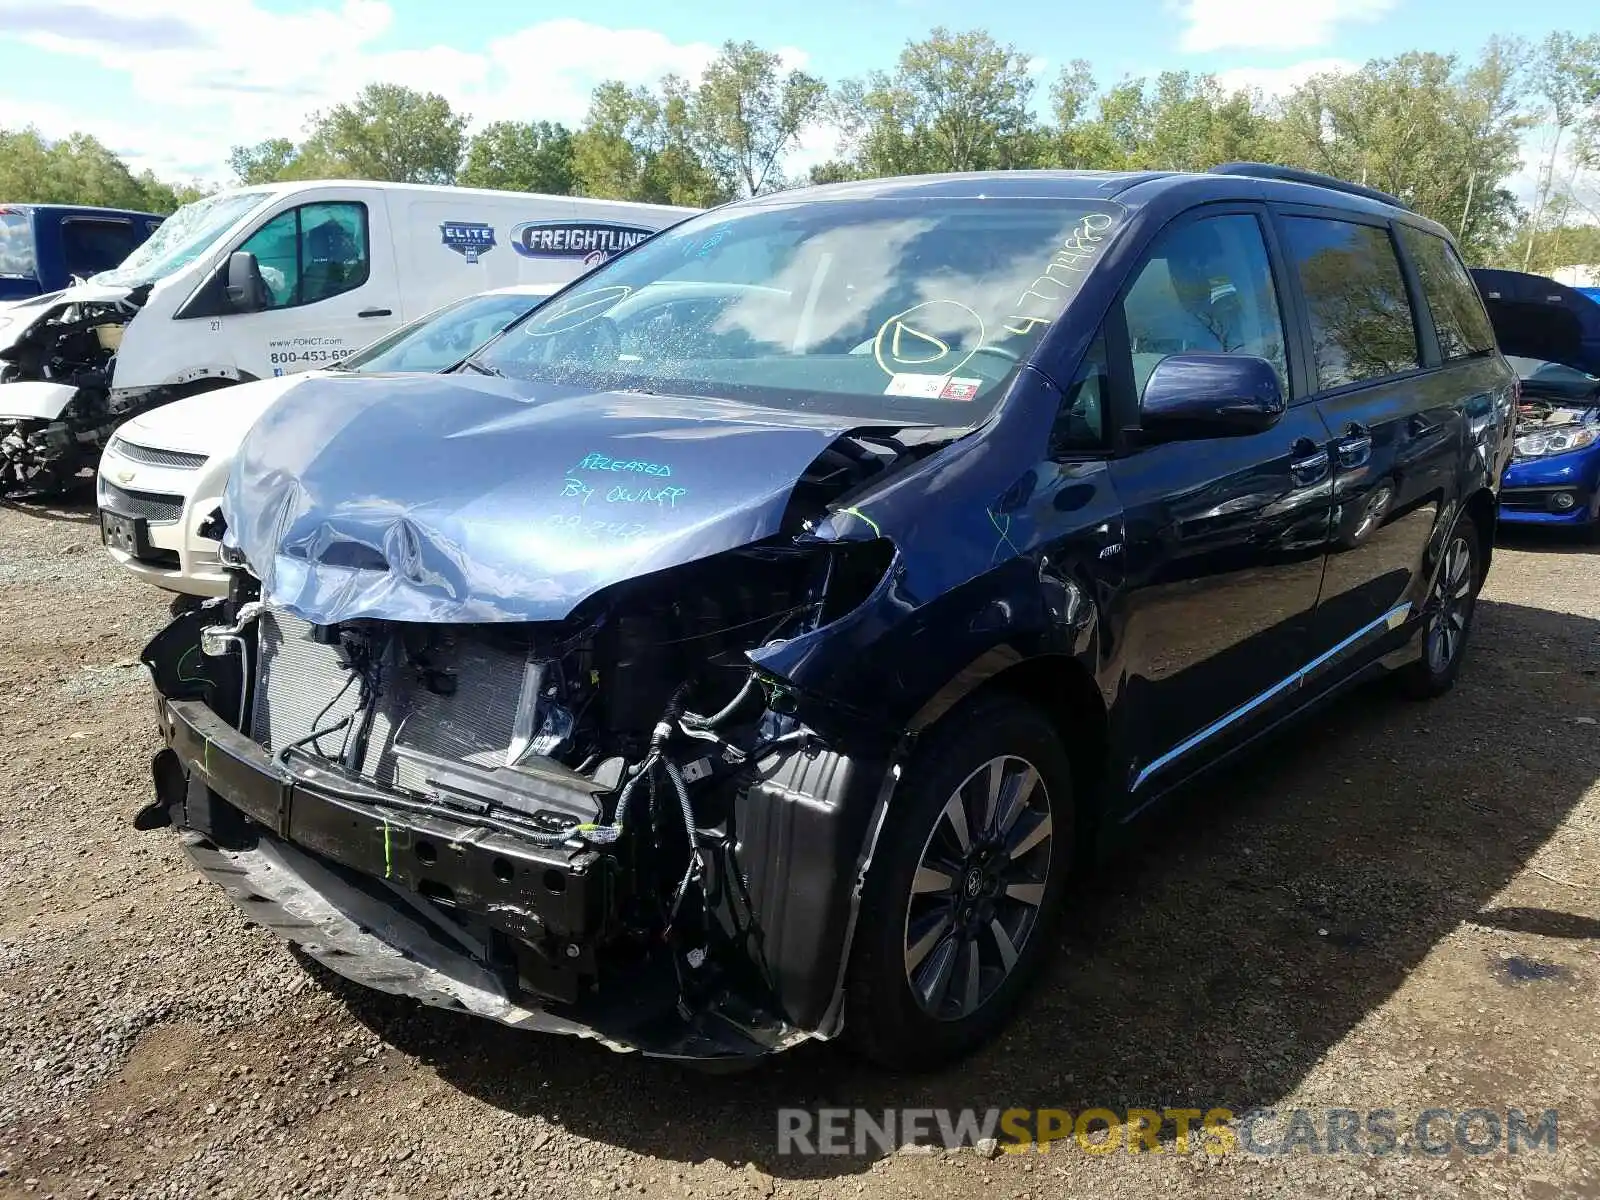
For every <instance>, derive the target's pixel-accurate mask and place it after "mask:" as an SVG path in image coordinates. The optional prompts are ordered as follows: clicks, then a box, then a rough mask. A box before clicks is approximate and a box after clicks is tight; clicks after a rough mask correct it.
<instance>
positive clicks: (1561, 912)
mask: <svg viewBox="0 0 1600 1200" xmlns="http://www.w3.org/2000/svg"><path fill="white" fill-rule="evenodd" d="M166 608H167V604H166V599H165V597H163V596H162V595H161V594H159V593H157V592H154V591H152V590H150V589H148V588H146V587H145V586H143V585H141V584H139V583H137V582H135V581H133V580H132V579H128V578H124V577H122V576H121V575H120V573H118V572H117V571H116V570H114V569H113V567H112V565H111V563H110V562H109V561H108V560H106V558H105V557H104V554H103V551H102V550H101V548H100V546H99V542H98V535H97V531H96V528H95V525H94V519H93V513H92V510H89V509H86V508H79V507H66V508H50V507H41V506H28V505H24V506H16V505H12V506H8V507H4V508H0V763H3V766H4V770H3V772H0V1196H4V1197H13V1196H16V1197H35V1198H37V1197H41V1196H55V1197H89V1196H93V1197H100V1198H104V1197H113V1196H127V1197H141V1198H142V1197H168V1196H171V1197H177V1196H218V1197H222V1196H228V1197H240V1198H251V1200H253V1198H255V1197H269V1196H272V1197H276V1196H284V1197H301V1196H330V1197H349V1198H358V1197H359V1198H361V1200H367V1198H385V1200H392V1198H394V1197H402V1196H404V1197H410V1198H413V1200H422V1198H432V1197H439V1198H444V1197H450V1198H460V1200H478V1198H480V1197H507V1198H517V1197H524V1196H528V1197H532V1196H558V1197H568V1196H587V1195H611V1194H623V1195H626V1194H629V1193H632V1194H647V1195H650V1196H663V1197H680V1196H683V1197H687V1196H696V1197H713V1196H735V1197H743V1196H751V1197H766V1196H785V1197H786V1196H801V1197H850V1196H857V1195H861V1194H868V1195H883V1196H892V1197H916V1198H917V1200H932V1198H934V1197H945V1196H954V1197H960V1196H985V1197H1011V1198H1015V1197H1030V1198H1035V1200H1037V1198H1042V1197H1054V1196H1094V1197H1134V1196H1169V1195H1176V1194H1178V1193H1179V1192H1180V1190H1181V1191H1183V1192H1187V1193H1192V1194H1195V1195H1199V1196H1215V1197H1219V1198H1221V1197H1230V1198H1231V1197H1238V1196H1248V1195H1262V1196H1282V1197H1293V1198H1298V1197H1319V1196H1354V1197H1364V1196H1413V1195H1416V1196H1441V1197H1457V1196H1526V1197H1551V1198H1554V1197H1566V1196H1581V1195H1590V1196H1600V1088H1597V1082H1600V870H1597V869H1596V867H1597V865H1600V787H1597V780H1600V725H1597V723H1596V722H1597V720H1600V551H1591V550H1590V549H1589V548H1588V547H1587V546H1582V545H1575V544H1573V543H1571V542H1559V541H1551V540H1546V539H1541V540H1539V541H1536V542H1527V541H1518V542H1516V543H1514V544H1511V545H1504V546H1502V547H1501V548H1500V549H1499V551H1498V552H1497V556H1496V560H1495V565H1494V569H1493V572H1492V574H1491V576H1490V579H1489V584H1488V587H1487V590H1486V591H1485V593H1484V598H1483V601H1482V603H1481V605H1480V608H1479V611H1478V625H1477V629H1476V632H1475V634H1474V644H1473V646H1472V650H1471V653H1470V656H1469V660H1468V663H1467V668H1466V670H1465V672H1464V674H1463V675H1462V678H1461V681H1460V685H1459V687H1458V688H1457V690H1456V691H1455V692H1454V693H1453V694H1452V695H1451V696H1449V697H1447V698H1446V699H1444V700H1442V701H1439V702H1436V703H1433V704H1422V705H1419V704H1413V703H1408V702H1405V701H1402V700H1399V699H1397V698H1395V697H1394V696H1393V695H1392V694H1391V693H1390V692H1389V691H1388V690H1386V689H1383V688H1381V687H1380V688H1376V689H1371V690H1367V691H1363V692H1361V693H1360V694H1358V695H1356V696H1354V697H1353V698H1351V699H1349V700H1346V701H1344V702H1342V703H1340V704H1339V705H1337V706H1336V707H1335V708H1333V709H1332V710H1331V711H1329V712H1328V713H1326V714H1325V715H1323V716H1321V717H1318V718H1316V719H1315V720H1314V721H1313V722H1311V723H1309V724H1306V725H1302V726H1301V727H1300V728H1299V729H1298V730H1297V731H1296V732H1295V733H1293V734H1291V735H1289V736H1287V737H1284V738H1282V739H1280V740H1278V741H1277V742H1276V743H1274V744H1273V745H1272V746H1271V747H1270V748H1269V749H1268V751H1267V752H1266V753H1265V754H1263V755H1262V756H1260V757H1258V758H1257V759H1256V760H1255V761H1254V762H1252V763H1251V764H1249V765H1248V766H1245V767H1241V768H1239V769H1236V770H1232V771H1230V772H1229V773H1228V774H1226V775H1225V776H1224V777H1222V778H1219V779H1217V780H1215V781H1214V782H1212V783H1210V784H1208V785H1206V786H1205V787H1203V788H1201V789H1198V790H1196V791H1195V792H1194V793H1193V794H1192V795H1189V796H1187V797H1185V798H1184V799H1183V800H1182V801H1181V803H1179V804H1177V805H1176V806H1175V807H1174V808H1173V809H1172V810H1171V811H1170V813H1168V814H1166V815H1164V816H1163V817H1162V818H1161V819H1160V820H1158V821H1157V822H1156V825H1155V827H1154V828H1153V829H1152V830H1151V832H1150V834H1149V836H1148V837H1147V838H1146V839H1145V840H1144V842H1143V844H1142V845H1141V846H1139V847H1138V848H1136V849H1134V850H1132V851H1130V852H1129V854H1128V855H1127V856H1125V857H1124V858H1123V859H1121V860H1120V861H1118V862H1117V863H1115V864H1113V865H1112V866H1111V867H1110V868H1109V869H1107V870H1105V871H1104V872H1103V873H1102V874H1101V876H1100V877H1099V878H1098V880H1097V882H1096V883H1095V884H1094V885H1093V886H1092V887H1089V888H1086V889H1084V890H1082V891H1081V893H1080V894H1079V895H1077V896H1075V897H1074V898H1073V899H1072V901H1071V910H1070V912H1069V914H1068V918H1067V920H1066V922H1065V924H1064V926H1063V930H1062V933H1061V937H1060V940H1061V946H1060V949H1059V952H1058V953H1057V954H1056V955H1055V956H1054V958H1053V960H1052V965H1051V969H1050V970H1049V972H1048V973H1047V975H1046V977H1045V978H1044V979H1043V980H1042V981H1041V985H1040V986H1039V987H1038V988H1037V989H1036V991H1035V994H1034V997H1033V999H1032V1001H1031V1002H1030V1003H1028V1004H1027V1005H1026V1006H1025V1008H1024V1010H1023V1011H1022V1013H1021V1014H1020V1016H1019V1018H1018V1020H1017V1021H1016V1023H1015V1024H1014V1025H1013V1026H1012V1027H1011V1029H1010V1031H1009V1032H1008V1034H1007V1036H1006V1037H1005V1038H1004V1039H1003V1040H1001V1041H1000V1042H999V1043H998V1044H996V1045H994V1046H993V1047H991V1048H990V1049H988V1050H987V1051H986V1052H984V1053H982V1054H981V1055H979V1056H978V1057H977V1058H975V1059H973V1060H971V1061H969V1062H967V1063H965V1064H963V1065H961V1066H960V1067H958V1068H955V1069H952V1070H948V1071H945V1072H942V1073H940V1074H938V1075H934V1076H931V1077H924V1078H914V1079H904V1078H891V1077H885V1076H882V1075H878V1074H875V1073H873V1072H872V1071H870V1070H869V1069H868V1068H866V1067H865V1066H863V1065H861V1064H859V1063H857V1062H855V1061H853V1060H852V1059H850V1058H849V1057H848V1056H847V1055H845V1054H844V1053H842V1052H840V1051H839V1050H838V1049H836V1048H833V1047H828V1046H822V1045H813V1046H808V1047H803V1048H802V1049H801V1050H800V1051H798V1052H796V1053H794V1054H793V1055H792V1056H789V1057H786V1058H783V1059H779V1060H775V1061H773V1062H772V1063H771V1064H770V1065H768V1066H766V1067H763V1068H761V1069H759V1070H756V1071H754V1072H750V1073H746V1074H742V1075H719V1076H712V1075H705V1074H699V1073H694V1072H689V1071H685V1070H682V1069H678V1068H674V1067H672V1066H670V1065H665V1064H662V1063H657V1062H650V1061H646V1060H642V1059H639V1058H636V1057H633V1056H627V1057H623V1056H617V1055H613V1054H611V1053H609V1052H608V1051H605V1050H603V1049H599V1048H597V1047H594V1046H591V1045H589V1044H586V1043H579V1042H574V1041H570V1040H564V1039H555V1038H549V1037H538V1036H533V1035H521V1034H516V1033H513V1032H510V1031H507V1030H504V1029H501V1028H498V1027H495V1026H492V1025H489V1024H486V1023H482V1022H477V1021H474V1020H472V1019H469V1018H465V1017H458V1016H455V1015H452V1014H445V1013H438V1012H433V1011H430V1010H425V1009H422V1008H419V1007H417V1006H416V1005H414V1004H411V1003H410V1002H407V1001H402V1000H398V999H392V998H389V997H384V996H377V995H368V994H363V993H361V992H359V991H358V990H356V989H352V988H348V987H345V986H343V985H341V984H339V983H338V982H337V981H331V980H329V979H328V978H326V977H325V976H323V975H322V974H320V973H318V974H313V973H310V972H308V970H307V969H306V968H305V967H303V966H302V965H301V963H300V962H299V961H297V960H296V959H295V958H294V957H293V956H292V955H291V954H290V953H289V952H288V951H287V950H286V949H285V948H284V947H282V946H281V945H279V944H278V943H276V942H275V941H273V940H272V939H271V938H270V937H269V936H268V935H267V934H266V933H265V932H264V931H262V930H261V929H259V928H255V927H253V926H252V925H251V924H250V922H249V921H248V920H246V919H245V918H244V917H243V916H242V915H241V914H239V913H238V912H236V911H235V910H234V908H233V907H232V906H231V905H230V904H229V903H228V902H227V900H226V899H225V898H224V897H223V896H222V895H221V894H219V893H218V892H217V891H216V890H215V889H214V888H213V887H211V885H209V884H205V883H203V882H202V881H201V880H200V879H199V878H198V877H197V875H196V874H195V872H194V871H193V870H192V869H190V867H189V866H188V865H187V860H186V859H185V858H184V857H183V855H182V853H181V852H180V850H179V847H178V843H177V839H176V838H175V837H173V836H172V835H171V834H170V832H167V831H162V832H157V833H147V834H141V833H136V832H134V830H133V828H132V825H131V820H132V817H133V814H134V813H135V811H137V809H138V808H139V807H140V806H141V805H142V804H143V803H144V802H145V798H146V794H147V792H148V778H149V777H148V762H149V757H150V755H151V753H152V752H153V750H154V749H155V745H156V739H155V734H154V729H153V721H152V708H151V703H150V699H149V690H148V686H147V683H146V678H145V674H144V671H143V669H142V668H141V667H140V666H139V665H138V662H137V658H138V653H139V650H140V648H141V647H142V646H143V645H144V642H145V640H146V639H147V638H148V637H149V635H150V634H151V633H153V632H154V631H155V630H156V629H158V628H159V627H160V625H161V624H162V622H163V621H164V620H165V619H166ZM783 1106H795V1107H802V1108H812V1109H814V1108H818V1107H822V1106H830V1107H851V1108H856V1107H859V1108H865V1109H869V1110H875V1111H878V1112H881V1110H883V1109H886V1108H901V1107H915V1108H945V1107H948V1108H957V1109H959V1108H976V1109H978V1110H980V1111H981V1110H985V1109H988V1108H1002V1109H1004V1108H1012V1107H1050V1108H1059V1109H1067V1110H1071V1111H1072V1112H1074V1113H1076V1112H1079V1111H1081V1110H1083V1109H1085V1108H1089V1107H1101V1108H1106V1109H1111V1110H1114V1111H1118V1112H1124V1113H1125V1112H1126V1111H1127V1110H1128V1109H1130V1108H1151V1109H1165V1108H1198V1109H1210V1108H1216V1107H1223V1108H1227V1109H1230V1110H1232V1111H1234V1112H1236V1113H1238V1114H1241V1115H1242V1114H1244V1113H1245V1112H1246V1111H1247V1110H1251V1109H1267V1108H1270V1109H1275V1110H1278V1111H1279V1112H1280V1113H1282V1112H1284V1111H1286V1110H1291V1109H1296V1108H1304V1109H1307V1110H1318V1111H1319V1112H1320V1111H1322V1110H1325V1109H1327V1108H1330V1107H1337V1108H1347V1109H1354V1110H1357V1111H1358V1112H1359V1113H1362V1114H1365V1113H1366V1112H1367V1111H1369V1110H1374V1109H1392V1110H1394V1111H1395V1112H1396V1113H1397V1114H1398V1120H1399V1125H1400V1127H1401V1128H1402V1129H1404V1128H1406V1127H1407V1126H1408V1123H1409V1122H1410V1121H1411V1120H1412V1119H1414V1118H1415V1117H1416V1116H1417V1115H1418V1114H1419V1113H1421V1112H1422V1111H1424V1110H1426V1109H1429V1108H1440V1109H1447V1110H1450V1111H1451V1112H1452V1113H1459V1112H1461V1111H1464V1110H1467V1109H1473V1108H1486V1109H1490V1110H1494V1111H1496V1112H1498V1113H1499V1114H1501V1115H1502V1116H1503V1115H1504V1114H1505V1113H1506V1111H1507V1110H1508V1109H1511V1108H1519V1109H1522V1110H1525V1111H1526V1112H1528V1113H1529V1114H1533V1115H1534V1116H1535V1117H1536V1115H1537V1114H1540V1113H1542V1112H1543V1111H1544V1110H1547V1109H1555V1110H1557V1112H1558V1122H1559V1123H1558V1130H1559V1134H1558V1145H1557V1148H1556V1149H1555V1151H1554V1153H1551V1152H1550V1151H1549V1150H1548V1149H1547V1148H1544V1147H1536V1148H1533V1149H1531V1150H1530V1149H1524V1150H1523V1151H1522V1152H1521V1153H1518V1154H1514V1155H1513V1154H1510V1153H1508V1152H1507V1151H1506V1148H1505V1147H1504V1145H1501V1146H1499V1147H1498V1148H1495V1149H1493V1150H1491V1151H1490V1152H1489V1153H1486V1154H1483V1155H1471V1154H1467V1153H1465V1152H1463V1151H1462V1150H1461V1149H1460V1148H1456V1149H1453V1150H1451V1151H1450V1152H1449V1153H1446V1154H1442V1155H1440V1156H1437V1157H1434V1156H1430V1155H1425V1154H1421V1153H1415V1152H1413V1153H1411V1154H1407V1155H1401V1154H1398V1153H1394V1154H1388V1155H1374V1154H1371V1153H1362V1154H1351V1153H1340V1154H1336V1155H1328V1154H1325V1153H1324V1154H1312V1153H1309V1152H1307V1151H1306V1150H1304V1149H1300V1150H1297V1151H1296V1152H1295V1153H1292V1154H1288V1155H1273V1154H1263V1155H1257V1154H1251V1153H1248V1152H1246V1151H1245V1150H1244V1149H1242V1148H1239V1147H1235V1148H1234V1149H1233V1150H1231V1151H1230V1152H1228V1153H1226V1154H1223V1155H1214V1154H1211V1153H1208V1152H1207V1150H1206V1149H1205V1148H1203V1147H1202V1146H1201V1144H1200V1142H1199V1140H1198V1139H1197V1140H1196V1141H1195V1142H1194V1143H1192V1144H1191V1145H1190V1146H1189V1148H1188V1152H1187V1153H1180V1152H1179V1147H1178V1146H1177V1145H1176V1143H1175V1142H1174V1140H1172V1139H1171V1138H1170V1137H1169V1138H1168V1139H1167V1140H1166V1141H1164V1142H1162V1143H1161V1145H1160V1152H1159V1153H1148V1152H1142V1153H1137V1154H1134V1153H1129V1152H1128V1150H1127V1148H1126V1146H1123V1147H1120V1148H1117V1149H1114V1150H1113V1151H1112V1152H1110V1153H1104V1154H1097V1153H1089V1152H1086V1151H1085V1150H1084V1149H1082V1148H1080V1147H1079V1146H1077V1145H1075V1144H1074V1143H1072V1142H1070V1141H1069V1142H1066V1143H1062V1144H1058V1145H1056V1146H1055V1147H1054V1148H1053V1150H1052V1152H1051V1153H1049V1154H1048V1155H1043V1154H1036V1153H1028V1154H998V1155H993V1156H991V1155H990V1154H985V1153H981V1152H975V1151H973V1150H963V1151H960V1152H953V1153H947V1152H944V1151H942V1150H941V1151H935V1152H905V1151H901V1152H898V1153H891V1154H882V1153H876V1152H874V1153H871V1154H864V1155H860V1156H855V1155H849V1156H843V1157H792V1156H783V1155H780V1154H779V1153H778V1143H777V1115H776V1110H777V1109H778V1108H779V1107H783ZM1364 1119H1365V1118H1364V1117H1363V1120H1364ZM1531 1119H1534V1118H1533V1117H1530V1120H1531ZM1440 1128H1441V1129H1444V1130H1446V1131H1448V1129H1449V1125H1448V1123H1446V1124H1442V1125H1441V1126H1440ZM1269 1144H1270V1143H1269ZM985 1148H986V1149H987V1147H985Z"/></svg>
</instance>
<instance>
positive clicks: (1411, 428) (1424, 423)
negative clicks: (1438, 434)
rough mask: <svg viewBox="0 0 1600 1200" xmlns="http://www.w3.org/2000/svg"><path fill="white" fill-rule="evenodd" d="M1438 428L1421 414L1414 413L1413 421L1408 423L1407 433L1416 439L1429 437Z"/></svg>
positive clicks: (1412, 415)
mask: <svg viewBox="0 0 1600 1200" xmlns="http://www.w3.org/2000/svg"><path fill="white" fill-rule="evenodd" d="M1437 428H1439V427H1438V426H1437V425H1435V424H1434V423H1433V422H1432V421H1430V420H1428V418H1427V417H1425V416H1423V415H1422V414H1421V413H1412V414H1411V419H1410V420H1409V421H1407V422H1406V432H1408V433H1409V434H1410V435H1411V436H1412V437H1414V438H1420V437H1427V436H1428V434H1430V433H1432V432H1433V431H1434V430H1435V429H1437Z"/></svg>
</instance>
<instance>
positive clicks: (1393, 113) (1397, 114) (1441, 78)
mask: <svg viewBox="0 0 1600 1200" xmlns="http://www.w3.org/2000/svg"><path fill="white" fill-rule="evenodd" d="M1525 87H1526V78H1525V71H1524V70H1523V65H1522V58H1521V51H1520V49H1519V48H1518V46H1517V45H1516V44H1515V43H1509V42H1500V43H1491V45H1490V46H1489V47H1488V48H1486V49H1485V51H1484V53H1483V55H1482V56H1481V57H1480V58H1479V59H1478V61H1477V62H1476V63H1475V64H1473V65H1471V66H1469V67H1467V68H1465V69H1463V68H1462V66H1461V64H1460V63H1459V61H1458V60H1457V59H1456V58H1455V57H1454V56H1452V55H1443V54H1425V53H1416V52H1414V53H1409V54H1403V55H1400V56H1399V57H1398V58H1393V59H1379V60H1374V61H1372V62H1369V63H1368V64H1367V65H1366V66H1364V67H1363V68H1361V70H1359V71H1356V72H1352V73H1349V74H1342V75H1341V74H1331V75H1322V76H1318V77H1316V78H1313V79H1310V80H1308V81H1307V82H1306V83H1305V84H1304V85H1303V86H1302V87H1300V88H1298V89H1297V90H1296V91H1295V92H1294V93H1293V94H1291V95H1290V96H1289V97H1288V98H1287V99H1286V100H1285V101H1284V102H1283V104H1282V105H1281V107H1280V110H1279V119H1278V121H1277V122H1276V124H1275V126H1274V128H1273V130H1272V135H1271V138H1270V144H1271V146H1272V148H1273V157H1274V158H1275V159H1276V161H1280V162H1285V163H1289V164H1291V165H1295V166H1304V167H1309V168H1311V169H1313V170H1317V171H1323V172H1326V173H1327V174H1330V175H1335V176H1338V177H1339V178H1342V179H1349V180H1352V181H1355V182H1358V183H1366V184H1369V185H1371V186H1373V187H1377V188H1381V189H1382V190H1384V191H1386V192H1391V193H1393V194H1394V195H1396V196H1398V197H1400V199H1402V200H1403V201H1405V202H1406V203H1407V204H1409V205H1411V206H1412V207H1413V208H1415V209H1416V210H1417V211H1418V212H1421V213H1422V214H1423V215H1425V216H1429V217H1432V218H1434V219H1435V220H1437V221H1439V222H1440V223H1442V224H1444V225H1446V226H1448V227H1449V228H1451V229H1453V230H1455V231H1456V232H1457V234H1458V235H1459V237H1460V240H1461V242H1462V246H1463V250H1464V251H1465V253H1466V255H1467V257H1468V259H1469V260H1470V261H1482V260H1484V258H1485V257H1486V256H1487V255H1488V254H1490V253H1491V252H1492V250H1493V248H1494V247H1495V246H1496V245H1497V244H1498V243H1499V241H1500V240H1501V239H1502V238H1503V237H1504V235H1505V233H1506V231H1507V230H1508V229H1509V228H1510V226H1511V224H1512V223H1513V221H1514V220H1515V216H1516V198H1515V196H1513V195H1512V194H1511V193H1510V192H1509V191H1508V190H1507V189H1506V188H1505V187H1504V183H1505V181H1506V180H1507V179H1509V178H1510V176H1511V175H1512V173H1513V172H1514V171H1515V170H1516V169H1517V166H1518V162H1519V155H1518V144H1519V140H1520V135H1521V132H1522V130H1523V129H1525V128H1526V126H1527V123H1528V118H1527V116H1526V114H1525V113H1524V111H1523V103H1522V102H1523V98H1524V95H1525Z"/></svg>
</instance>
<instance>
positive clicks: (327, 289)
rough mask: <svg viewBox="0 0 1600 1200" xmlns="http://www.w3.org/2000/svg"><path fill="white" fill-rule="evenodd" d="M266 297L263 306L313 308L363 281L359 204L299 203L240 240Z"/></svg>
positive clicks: (363, 221) (365, 265)
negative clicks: (253, 258)
mask: <svg viewBox="0 0 1600 1200" xmlns="http://www.w3.org/2000/svg"><path fill="white" fill-rule="evenodd" d="M240 249H241V250H248V251H250V253H252V254H254V255H255V256H256V263H257V264H258V265H259V266H260V268H261V277H262V279H263V280H264V281H265V282H266V285H267V291H268V293H269V294H270V296H271V303H270V304H269V305H268V307H269V308H294V307H296V306H298V305H302V304H315V303H317V302H318V301H320V300H327V299H330V298H332V297H334V296H338V295H340V294H342V293H344V292H349V291H353V290H355V289H356V288H358V287H360V286H361V285H362V284H363V283H365V282H366V281H367V276H368V274H369V273H370V270H371V253H370V250H369V242H368V238H367V209H366V206H365V205H363V204H355V203H350V202H335V203H328V204H303V205H301V206H300V207H299V208H292V209H290V210H289V211H288V212H282V213H279V214H278V215H277V216H275V217H273V218H272V220H270V221H268V222H267V223H266V224H265V225H263V226H262V227H261V228H260V229H258V230H256V232H255V233H253V234H251V235H250V237H249V238H247V239H246V240H245V243H244V245H242V246H241V247H240Z"/></svg>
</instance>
